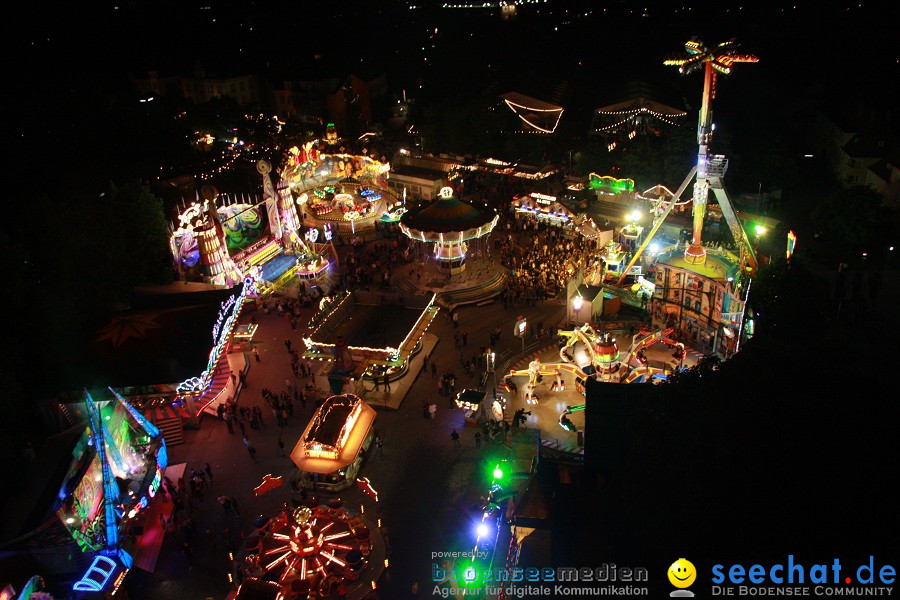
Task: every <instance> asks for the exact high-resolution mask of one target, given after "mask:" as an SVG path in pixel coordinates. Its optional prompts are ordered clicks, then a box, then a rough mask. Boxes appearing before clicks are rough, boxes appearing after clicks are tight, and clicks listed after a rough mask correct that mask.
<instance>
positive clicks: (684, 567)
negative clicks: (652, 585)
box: [668, 558, 697, 589]
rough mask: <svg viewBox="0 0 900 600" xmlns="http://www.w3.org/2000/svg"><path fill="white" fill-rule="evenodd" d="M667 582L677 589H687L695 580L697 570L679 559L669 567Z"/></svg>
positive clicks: (690, 563)
mask: <svg viewBox="0 0 900 600" xmlns="http://www.w3.org/2000/svg"><path fill="white" fill-rule="evenodd" d="M668 574H669V582H670V583H671V584H672V585H674V586H675V587H677V588H681V589H684V588H688V587H691V584H692V583H694V580H695V579H697V569H695V568H694V564H693V563H692V562H691V561H689V560H687V559H686V558H679V559H678V560H676V561H675V562H673V563H672V566H670V567H669V573H668Z"/></svg>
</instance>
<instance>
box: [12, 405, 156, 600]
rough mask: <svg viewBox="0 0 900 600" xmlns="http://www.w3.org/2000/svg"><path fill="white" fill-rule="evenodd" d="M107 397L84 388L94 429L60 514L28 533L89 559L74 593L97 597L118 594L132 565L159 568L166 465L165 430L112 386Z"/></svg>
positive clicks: (66, 482)
mask: <svg viewBox="0 0 900 600" xmlns="http://www.w3.org/2000/svg"><path fill="white" fill-rule="evenodd" d="M105 396H106V397H105V398H104V399H103V400H100V401H95V400H94V398H93V397H92V395H91V394H90V393H89V392H88V391H87V390H85V391H84V412H85V414H86V417H87V420H88V425H87V427H86V428H85V429H84V431H83V433H82V434H81V436H80V437H79V438H78V440H77V442H76V443H75V447H74V450H72V453H71V456H72V462H71V463H70V465H69V468H68V470H67V471H66V473H65V475H64V477H63V479H62V482H61V484H60V487H59V492H58V493H57V494H56V497H55V499H54V505H53V507H52V509H51V510H52V511H53V513H54V514H55V516H53V517H52V520H51V521H49V522H48V523H45V524H44V525H42V526H41V527H40V528H38V529H37V530H36V531H35V532H33V534H29V535H28V536H26V538H28V539H27V540H26V543H29V544H32V543H33V544H36V546H35V547H41V548H45V549H46V548H50V547H56V548H58V549H59V551H61V552H63V553H65V552H66V551H68V552H74V553H77V554H80V555H84V556H85V560H84V561H83V562H84V564H89V566H88V568H87V570H86V571H85V572H84V574H83V575H82V576H81V578H80V579H78V580H77V581H76V582H75V583H74V585H73V587H72V589H73V591H74V592H77V593H96V594H97V597H100V595H102V594H107V596H104V597H109V596H108V595H109V594H114V593H115V591H116V590H117V589H118V587H119V586H120V585H121V583H122V580H123V579H124V578H125V576H126V574H127V573H128V571H129V570H130V569H131V568H133V567H135V568H142V569H145V570H149V571H152V570H153V566H154V565H155V563H156V556H157V554H158V552H159V545H158V544H156V543H155V542H156V540H157V538H158V539H159V542H160V544H161V540H162V536H163V535H164V534H163V533H162V529H161V525H160V522H159V511H160V510H163V509H164V507H163V506H162V504H165V500H164V499H162V498H161V496H164V493H163V492H162V490H161V485H162V482H163V477H164V476H165V474H166V469H167V466H168V458H167V453H166V445H165V441H164V440H163V438H162V435H161V434H160V431H159V429H157V428H156V427H155V426H154V425H153V424H152V423H150V422H149V421H147V419H145V418H144V417H143V415H141V414H140V412H138V411H137V410H136V409H134V408H133V407H132V406H131V405H130V404H128V402H126V401H125V400H124V399H123V398H122V397H121V396H120V395H119V394H118V393H117V392H116V391H114V390H113V389H112V388H110V389H109V393H108V394H105ZM148 515H149V516H148ZM54 522H55V523H56V524H54ZM57 529H62V530H63V531H64V532H65V533H66V538H68V543H66V542H65V541H63V540H64V539H66V538H63V537H60V536H58V535H56V534H58V533H59V532H58V531H55V530H57ZM52 538H55V540H54V541H51V539H52ZM23 539H25V538H23ZM66 547H68V550H66ZM76 564H82V561H77V563H76ZM148 566H149V569H148ZM82 568H83V567H82ZM79 597H80V596H79Z"/></svg>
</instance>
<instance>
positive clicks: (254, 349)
mask: <svg viewBox="0 0 900 600" xmlns="http://www.w3.org/2000/svg"><path fill="white" fill-rule="evenodd" d="M253 358H255V359H256V362H260V361H261V360H262V359H260V358H259V350H257V349H256V346H253Z"/></svg>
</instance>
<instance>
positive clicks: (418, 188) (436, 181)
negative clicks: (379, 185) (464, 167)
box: [388, 151, 465, 200]
mask: <svg viewBox="0 0 900 600" xmlns="http://www.w3.org/2000/svg"><path fill="white" fill-rule="evenodd" d="M464 162H465V159H464V158H462V157H460V156H457V157H451V156H447V155H443V154H442V155H440V156H413V155H411V154H409V153H408V152H404V151H401V152H400V153H399V154H397V155H396V156H394V158H393V160H392V161H391V178H390V179H389V180H388V185H389V186H390V187H391V188H393V189H395V190H397V193H398V195H401V196H402V195H403V193H404V191H405V193H406V194H407V196H410V197H411V198H422V199H423V200H434V199H435V198H437V195H438V192H439V191H440V190H441V188H442V187H444V186H445V185H447V182H448V181H449V180H450V173H451V172H452V171H454V170H456V169H457V168H458V167H459V166H460V165H461V164H462V163H464Z"/></svg>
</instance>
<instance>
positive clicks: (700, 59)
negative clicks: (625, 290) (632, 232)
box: [617, 38, 759, 285]
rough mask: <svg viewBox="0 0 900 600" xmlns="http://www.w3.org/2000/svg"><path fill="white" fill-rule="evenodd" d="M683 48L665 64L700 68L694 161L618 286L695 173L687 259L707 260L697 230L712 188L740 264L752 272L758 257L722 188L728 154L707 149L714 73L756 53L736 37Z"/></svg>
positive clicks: (746, 60)
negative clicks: (744, 48)
mask: <svg viewBox="0 0 900 600" xmlns="http://www.w3.org/2000/svg"><path fill="white" fill-rule="evenodd" d="M684 48H685V52H684V53H683V54H681V55H678V56H675V57H672V58H669V59H667V60H665V61H664V64H666V65H673V66H677V67H678V71H679V72H680V73H683V74H690V73H693V72H694V71H696V70H698V69H701V68H702V69H703V73H704V78H703V96H702V104H701V108H700V115H699V118H698V123H697V145H698V150H697V166H695V167H693V168H692V169H691V171H690V172H689V173H688V174H687V177H685V179H684V182H683V183H682V184H681V186H680V187H679V188H678V190H677V191H676V192H675V193H674V194H672V195H671V198H672V199H671V201H665V202H663V203H661V204H658V206H664V207H665V208H663V209H662V211H661V212H660V211H657V212H658V216H657V217H656V219H655V221H654V225H653V227H652V229H651V230H650V233H649V234H648V235H647V237H646V238H645V239H644V242H643V244H641V246H640V248H639V249H638V250H637V252H635V253H634V256H633V258H632V259H631V262H630V263H629V264H628V267H627V268H626V269H625V270H624V272H623V273H622V275H621V276H620V278H619V280H618V282H617V285H622V283H623V281H624V279H625V274H627V273H628V271H629V270H630V269H631V267H632V266H634V264H635V263H636V262H637V260H638V258H639V257H640V255H641V253H643V251H644V249H645V248H646V247H647V245H648V244H649V243H650V240H651V239H653V236H654V235H655V234H656V232H657V231H658V230H659V227H660V226H661V225H662V223H663V221H664V220H665V219H666V217H667V216H668V215H669V213H670V212H671V211H672V209H673V208H674V207H675V206H677V205H678V204H679V203H680V198H681V195H682V194H683V193H684V191H685V190H686V189H687V186H688V184H690V182H691V180H693V179H694V175H696V176H697V179H696V181H695V182H694V192H693V196H692V201H693V211H692V212H693V237H692V240H691V245H690V246H689V247H688V248H687V249H686V250H685V252H684V260H685V262H686V263H688V264H692V265H702V264H704V263H705V262H706V249H705V248H704V247H703V244H702V239H701V233H702V230H703V217H704V215H705V214H706V202H707V199H708V197H709V192H710V190H712V192H713V194H714V195H715V197H716V200H717V201H718V202H719V207H720V208H721V210H722V215H723V216H724V217H725V220H726V222H727V223H728V227H729V229H730V230H731V234H732V236H733V237H734V241H735V242H736V243H737V245H738V246H740V249H741V263H742V264H746V266H747V268H748V269H749V270H750V271H755V270H756V266H757V262H756V254H755V252H754V250H753V246H752V245H751V243H750V240H749V238H748V237H747V233H746V232H745V231H744V228H743V226H742V225H741V222H740V221H739V220H738V218H737V213H736V211H735V208H734V206H733V205H732V204H731V200H730V199H729V198H728V193H727V192H726V191H725V184H724V182H723V178H724V176H725V172H726V171H727V169H728V159H727V158H725V156H723V155H721V154H711V153H710V152H709V149H710V144H711V143H712V136H713V122H712V101H713V99H714V98H715V96H716V79H717V77H718V74H720V73H721V74H723V75H728V74H730V73H731V69H732V67H733V66H734V64H735V63H750V62H758V61H759V58H758V57H756V56H753V55H751V54H741V53H739V52H738V48H739V44H738V42H737V41H736V40H734V39H732V40H729V41H727V42H723V43H721V44H719V45H718V46H715V47H708V46H706V45H705V44H704V43H703V42H701V41H700V40H698V39H696V38H691V39H690V40H688V41H687V42H686V43H685V45H684ZM660 188H661V189H659V190H657V191H659V192H668V190H667V189H666V188H664V187H662V186H660ZM661 197H662V196H661V195H660V198H661Z"/></svg>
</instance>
